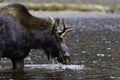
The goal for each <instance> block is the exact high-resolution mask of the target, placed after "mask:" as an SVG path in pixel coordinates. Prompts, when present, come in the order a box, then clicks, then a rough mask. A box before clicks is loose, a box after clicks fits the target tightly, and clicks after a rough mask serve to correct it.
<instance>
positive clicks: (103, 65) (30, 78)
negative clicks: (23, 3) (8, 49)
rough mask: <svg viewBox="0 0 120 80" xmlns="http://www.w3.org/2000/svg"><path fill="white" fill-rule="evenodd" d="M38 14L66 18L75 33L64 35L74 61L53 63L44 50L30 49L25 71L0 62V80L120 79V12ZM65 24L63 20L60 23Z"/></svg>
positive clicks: (5, 62) (8, 63)
mask: <svg viewBox="0 0 120 80" xmlns="http://www.w3.org/2000/svg"><path fill="white" fill-rule="evenodd" d="M34 15H35V16H38V17H47V16H52V17H55V18H56V17H60V18H61V19H62V18H64V19H65V21H66V23H67V24H68V26H70V27H72V28H73V32H71V33H69V34H67V35H66V36H65V39H66V43H67V45H68V46H69V48H70V51H71V58H72V60H71V64H70V65H62V64H56V63H55V64H50V63H48V61H47V58H46V55H45V54H44V52H43V51H42V50H31V52H30V55H29V56H28V57H27V58H26V59H25V68H24V71H23V72H13V71H11V69H10V68H11V62H10V60H8V59H6V58H5V59H2V60H1V62H0V80H120V15H118V14H92V13H86V14H84V13H49V14H44V13H41V14H40V15H38V14H34ZM60 24H61V26H62V23H60Z"/></svg>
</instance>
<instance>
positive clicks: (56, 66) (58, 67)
mask: <svg viewBox="0 0 120 80" xmlns="http://www.w3.org/2000/svg"><path fill="white" fill-rule="evenodd" d="M25 67H26V68H30V69H35V68H37V69H49V70H65V69H70V70H83V69H85V67H84V65H62V64H33V65H31V64H27V65H25Z"/></svg>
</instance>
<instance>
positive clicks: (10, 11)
mask: <svg viewBox="0 0 120 80" xmlns="http://www.w3.org/2000/svg"><path fill="white" fill-rule="evenodd" d="M0 16H9V17H13V18H14V19H15V20H17V21H18V22H20V24H21V25H23V26H24V27H26V28H27V29H29V30H34V29H40V30H43V29H46V28H48V27H50V26H51V25H52V23H51V22H50V21H48V20H45V19H42V18H37V17H35V16H32V15H31V14H30V13H29V12H28V10H27V9H26V8H25V7H24V6H23V5H21V4H10V5H7V6H5V7H3V8H1V9H0Z"/></svg>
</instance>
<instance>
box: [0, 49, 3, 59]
mask: <svg viewBox="0 0 120 80" xmlns="http://www.w3.org/2000/svg"><path fill="white" fill-rule="evenodd" d="M2 55H3V52H2V51H0V60H1V58H2Z"/></svg>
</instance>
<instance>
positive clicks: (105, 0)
mask: <svg viewBox="0 0 120 80" xmlns="http://www.w3.org/2000/svg"><path fill="white" fill-rule="evenodd" d="M0 2H1V4H0V7H1V6H3V5H5V4H7V3H10V2H12V3H16V2H20V3H23V4H24V5H26V6H27V7H28V9H30V10H35V11H38V10H42V11H63V10H70V11H84V12H102V13H120V0H0Z"/></svg>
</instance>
